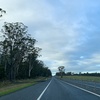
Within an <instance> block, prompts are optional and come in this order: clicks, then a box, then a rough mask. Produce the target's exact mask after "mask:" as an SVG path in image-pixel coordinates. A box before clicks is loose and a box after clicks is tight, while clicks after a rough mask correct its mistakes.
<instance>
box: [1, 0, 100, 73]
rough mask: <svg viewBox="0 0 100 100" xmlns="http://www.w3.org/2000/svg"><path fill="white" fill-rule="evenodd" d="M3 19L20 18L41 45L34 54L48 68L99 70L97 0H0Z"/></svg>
mask: <svg viewBox="0 0 100 100" xmlns="http://www.w3.org/2000/svg"><path fill="white" fill-rule="evenodd" d="M0 7H2V8H3V9H5V10H6V11H7V14H6V15H5V16H4V17H3V18H2V20H1V23H0V25H1V26H2V25H3V22H5V21H7V22H23V23H24V24H25V25H27V26H28V28H29V33H30V34H31V35H32V36H33V37H34V38H36V39H37V41H38V42H37V44H36V46H39V47H40V48H42V51H41V55H42V57H40V58H38V59H41V60H43V61H44V62H45V64H46V65H47V66H48V67H49V68H50V69H51V70H52V73H56V71H58V67H59V66H61V65H63V66H65V67H66V71H75V72H80V71H99V70H98V69H100V68H99V65H100V64H99V62H100V61H99V56H100V55H99V50H100V46H99V43H100V39H99V37H100V34H99V33H100V30H99V29H100V27H99V26H100V23H99V18H100V10H99V9H100V1H99V0H97V1H94V0H88V1H87V0H83V1H80V0H74V1H72V0H70V1H69V0H40V1H38V0H28V1H27V0H9V2H7V1H6V0H0Z"/></svg>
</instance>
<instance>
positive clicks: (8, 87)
mask: <svg viewBox="0 0 100 100" xmlns="http://www.w3.org/2000/svg"><path fill="white" fill-rule="evenodd" d="M45 80H46V78H43V77H42V78H37V79H27V80H17V81H15V82H13V83H11V82H10V81H3V82H0V96H3V95H6V94H9V93H12V92H15V91H18V90H20V89H23V88H26V87H29V86H32V85H34V84H36V83H38V82H40V81H45Z"/></svg>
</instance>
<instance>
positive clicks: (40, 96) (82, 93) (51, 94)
mask: <svg viewBox="0 0 100 100" xmlns="http://www.w3.org/2000/svg"><path fill="white" fill-rule="evenodd" d="M0 100H100V95H98V94H95V93H93V92H89V91H87V90H85V89H82V88H79V87H77V86H75V85H73V84H70V83H67V82H65V81H62V80H60V79H57V78H55V77H53V78H52V79H51V80H47V81H45V82H41V83H39V84H36V85H34V86H31V87H28V88H26V89H22V90H20V91H17V92H15V93H11V94H9V95H6V96H2V97H0Z"/></svg>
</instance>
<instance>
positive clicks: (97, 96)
mask: <svg viewBox="0 0 100 100" xmlns="http://www.w3.org/2000/svg"><path fill="white" fill-rule="evenodd" d="M62 82H64V81H62ZM64 83H66V84H68V85H71V86H73V87H75V88H78V89H80V90H83V91H85V92H88V93H90V94H93V95H95V96H97V97H100V95H99V94H96V93H94V92H91V91H89V90H86V89H84V88H81V87H78V86H76V85H73V84H71V83H68V82H64Z"/></svg>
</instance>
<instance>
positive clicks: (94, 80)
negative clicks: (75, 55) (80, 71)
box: [64, 76, 100, 82]
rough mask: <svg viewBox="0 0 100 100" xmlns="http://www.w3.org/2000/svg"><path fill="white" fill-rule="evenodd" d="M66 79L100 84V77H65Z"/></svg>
mask: <svg viewBox="0 0 100 100" xmlns="http://www.w3.org/2000/svg"><path fill="white" fill-rule="evenodd" d="M64 78H67V79H76V80H84V81H91V82H100V77H94V76H64Z"/></svg>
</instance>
